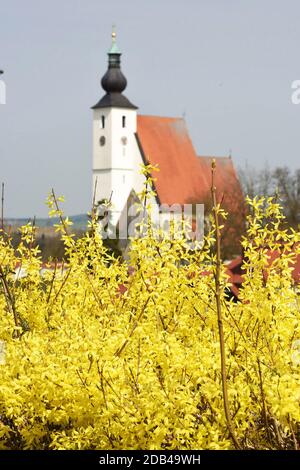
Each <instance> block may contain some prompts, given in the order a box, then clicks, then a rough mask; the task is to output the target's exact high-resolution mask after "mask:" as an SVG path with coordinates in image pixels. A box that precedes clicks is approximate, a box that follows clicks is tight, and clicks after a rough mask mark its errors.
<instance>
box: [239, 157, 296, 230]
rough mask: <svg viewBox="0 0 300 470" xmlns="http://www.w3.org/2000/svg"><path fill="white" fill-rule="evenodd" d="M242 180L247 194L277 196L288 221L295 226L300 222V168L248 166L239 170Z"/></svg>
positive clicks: (250, 195) (251, 196) (251, 195)
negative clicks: (259, 168) (273, 168)
mask: <svg viewBox="0 0 300 470" xmlns="http://www.w3.org/2000/svg"><path fill="white" fill-rule="evenodd" d="M239 178H240V182H241V185H242V188H243V191H244V194H245V195H246V196H249V197H250V198H253V197H255V196H265V197H269V196H276V197H277V198H278V199H279V201H280V202H281V204H282V208H283V213H284V215H285V217H286V223H287V224H288V225H289V226H290V227H292V228H294V229H297V228H299V224H300V169H297V170H294V171H291V170H290V169H289V168H287V167H277V168H275V170H270V168H269V167H268V166H265V168H263V169H262V170H256V169H254V168H249V167H248V166H246V167H245V168H243V169H240V170H239Z"/></svg>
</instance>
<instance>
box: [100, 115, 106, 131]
mask: <svg viewBox="0 0 300 470" xmlns="http://www.w3.org/2000/svg"><path fill="white" fill-rule="evenodd" d="M100 127H101V129H104V128H105V116H101V123H100Z"/></svg>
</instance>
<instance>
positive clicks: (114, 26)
mask: <svg viewBox="0 0 300 470" xmlns="http://www.w3.org/2000/svg"><path fill="white" fill-rule="evenodd" d="M116 37H117V32H116V25H115V24H113V25H112V28H111V38H112V42H116Z"/></svg>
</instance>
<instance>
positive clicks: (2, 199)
mask: <svg viewBox="0 0 300 470" xmlns="http://www.w3.org/2000/svg"><path fill="white" fill-rule="evenodd" d="M1 229H2V235H3V234H4V183H2V191H1Z"/></svg>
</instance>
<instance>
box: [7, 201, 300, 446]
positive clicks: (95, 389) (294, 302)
mask: <svg viewBox="0 0 300 470" xmlns="http://www.w3.org/2000/svg"><path fill="white" fill-rule="evenodd" d="M144 196H145V194H144ZM249 203H250V205H251V207H252V215H251V216H249V220H248V235H247V237H246V238H245V239H244V240H243V246H244V253H245V262H244V268H245V275H244V284H243V289H242V290H241V292H240V301H239V302H234V301H233V300H232V299H231V300H230V299H228V297H226V289H225V288H226V286H227V285H228V279H227V277H226V274H225V267H222V272H221V284H222V289H221V292H220V301H221V308H222V315H223V327H224V340H225V350H226V362H227V364H226V367H227V370H226V374H227V387H228V403H229V409H230V415H231V421H232V426H233V430H234V433H235V436H236V440H237V442H238V443H239V446H240V448H248V449H254V448H255V449H280V448H282V449H290V448H291V449H292V448H298V446H299V445H300V444H299V441H300V361H298V360H297V357H298V356H297V348H296V349H295V344H296V345H297V344H298V343H297V340H298V339H300V312H299V295H298V294H297V291H296V289H295V286H294V283H293V280H292V276H291V271H292V266H293V262H294V260H295V256H296V254H297V253H299V241H300V240H299V233H296V232H293V231H287V230H284V231H283V230H281V229H280V227H281V219H282V215H281V211H280V207H279V205H278V204H277V203H276V202H274V201H273V200H272V199H268V200H267V201H264V200H262V199H255V200H254V201H252V202H251V201H249ZM49 205H50V210H51V215H59V216H60V217H61V224H60V225H59V226H58V227H57V229H58V230H60V231H61V232H62V237H63V239H64V243H65V245H66V250H67V256H68V259H67V262H66V264H65V266H63V267H57V268H56V269H54V270H48V271H47V270H46V271H44V272H43V273H41V260H40V258H39V251H38V248H36V247H35V245H34V236H35V228H34V226H32V225H30V224H28V225H26V226H25V227H23V228H22V229H21V230H22V241H21V243H20V246H19V247H18V250H17V252H16V253H14V251H13V249H12V247H11V245H10V241H9V239H8V237H4V236H2V237H1V240H0V268H1V269H0V277H1V285H0V340H1V344H2V350H3V351H2V360H1V361H0V448H2V449H7V448H8V449H230V448H234V442H233V440H232V439H231V435H230V433H229V431H228V423H227V421H226V418H225V413H224V408H223V392H222V382H221V368H220V341H219V332H218V320H217V313H216V288H215V279H214V276H215V274H216V256H215V254H214V253H215V251H214V244H215V230H214V228H212V231H211V233H210V234H209V235H208V236H207V237H206V239H205V241H204V244H203V246H202V247H201V249H197V250H193V251H192V250H189V249H188V248H187V246H186V243H185V241H184V239H183V238H176V237H174V238H173V239H170V238H167V237H164V235H163V234H160V235H161V236H160V237H159V239H157V237H156V236H155V234H154V233H153V230H152V229H151V226H150V223H149V225H148V226H147V229H146V234H145V235H144V236H143V237H140V238H135V239H133V240H132V242H131V246H130V251H129V261H127V262H125V261H121V260H120V259H115V258H113V257H111V256H110V255H109V254H108V252H107V250H106V249H105V248H104V246H103V243H102V240H101V238H100V235H99V233H98V231H97V227H96V222H95V220H92V222H91V226H90V229H89V231H88V232H87V233H86V235H85V237H83V238H81V239H78V240H76V241H75V239H74V237H73V236H72V234H71V233H69V231H70V229H71V226H70V222H69V221H68V219H65V218H63V215H62V213H61V211H60V209H59V207H58V201H57V200H56V198H55V196H54V194H52V195H51V196H50V197H49ZM215 210H216V211H217V213H218V215H219V216H220V217H222V210H221V209H220V207H216V208H215ZM269 250H279V252H280V256H279V257H278V258H277V259H276V260H275V261H274V262H273V263H272V264H271V265H270V263H269V262H268V252H269ZM129 267H130V274H129V273H128V268H129ZM20 268H22V269H24V270H25V271H26V276H24V277H21V276H20V275H19V274H20ZM120 286H123V287H124V288H123V289H122V292H121V290H120Z"/></svg>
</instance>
